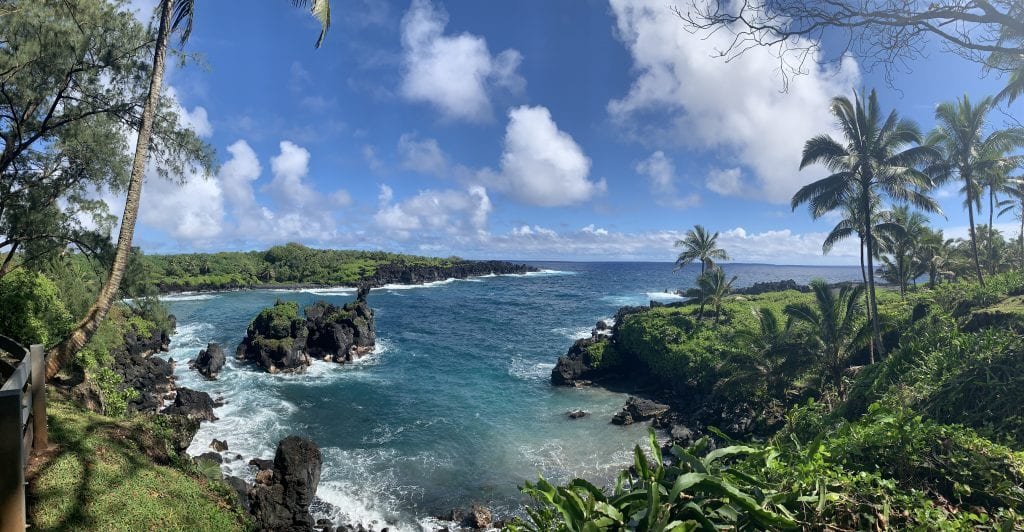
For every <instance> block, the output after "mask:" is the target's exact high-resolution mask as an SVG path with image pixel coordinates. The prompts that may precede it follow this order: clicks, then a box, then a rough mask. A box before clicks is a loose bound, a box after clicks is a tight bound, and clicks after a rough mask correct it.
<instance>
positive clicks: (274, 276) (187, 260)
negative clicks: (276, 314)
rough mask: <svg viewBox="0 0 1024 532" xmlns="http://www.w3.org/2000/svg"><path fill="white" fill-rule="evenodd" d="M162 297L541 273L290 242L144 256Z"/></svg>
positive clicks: (488, 263) (145, 266)
mask: <svg viewBox="0 0 1024 532" xmlns="http://www.w3.org/2000/svg"><path fill="white" fill-rule="evenodd" d="M137 258H138V260H139V261H140V262H141V267H142V271H144V272H145V274H144V275H145V276H146V278H147V281H148V282H149V283H151V284H152V286H155V287H156V288H157V290H158V291H159V292H160V293H164V294H166V293H173V292H207V291H218V290H239V289H257V288H318V287H333V286H362V285H366V286H369V287H371V288H374V287H379V286H384V285H387V284H423V283H430V282H435V281H443V280H446V279H465V278H468V277H477V276H482V275H491V274H496V275H504V274H523V273H529V272H535V271H538V269H537V268H535V267H533V266H529V265H526V264H518V263H512V262H506V261H496V260H488V261H476V260H464V259H461V258H459V257H448V258H436V257H422V256H416V255H404V254H399V253H387V252H383V251H353V250H332V249H314V248H310V247H307V246H303V245H302V244H295V243H289V244H285V245H281V246H274V247H272V248H270V249H268V250H266V251H232V252H220V253H185V254H176V255H140V256H138V257H137Z"/></svg>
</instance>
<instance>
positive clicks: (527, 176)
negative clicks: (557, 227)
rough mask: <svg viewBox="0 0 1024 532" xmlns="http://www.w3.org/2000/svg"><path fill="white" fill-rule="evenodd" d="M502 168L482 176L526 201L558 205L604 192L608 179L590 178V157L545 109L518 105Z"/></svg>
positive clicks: (510, 123)
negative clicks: (593, 179) (597, 179)
mask: <svg viewBox="0 0 1024 532" xmlns="http://www.w3.org/2000/svg"><path fill="white" fill-rule="evenodd" d="M508 118H509V121H508V127H507V128H506V130H505V148H504V151H503V153H502V155H501V171H500V172H495V171H494V170H491V169H485V170H482V171H480V172H479V173H478V178H479V179H481V180H482V181H484V182H485V183H487V184H488V185H490V186H492V187H494V188H496V189H498V190H500V191H502V192H504V193H505V194H507V195H509V196H511V197H512V198H515V199H517V200H519V201H521V202H523V203H528V204H531V205H538V206H542V207H558V206H564V205H572V204H575V203H580V202H583V201H586V200H588V199H590V198H591V197H593V196H594V195H595V194H599V193H602V192H604V191H605V190H606V189H607V185H606V183H605V181H604V179H601V180H600V181H596V182H595V181H591V180H590V179H588V176H589V174H590V158H589V157H587V156H586V155H585V154H584V153H583V149H582V148H580V146H579V144H576V141H575V140H573V138H572V136H570V135H569V134H568V133H566V132H564V131H562V130H560V129H558V125H557V124H555V121H554V120H552V118H551V112H550V111H548V109H547V108H546V107H528V106H522V107H516V108H514V109H512V110H510V111H509V113H508Z"/></svg>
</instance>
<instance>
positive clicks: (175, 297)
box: [160, 292, 217, 301]
mask: <svg viewBox="0 0 1024 532" xmlns="http://www.w3.org/2000/svg"><path fill="white" fill-rule="evenodd" d="M215 297H217V294H197V293H194V292H182V293H180V294H170V295H165V296H160V301H206V300H207V299H213V298H215Z"/></svg>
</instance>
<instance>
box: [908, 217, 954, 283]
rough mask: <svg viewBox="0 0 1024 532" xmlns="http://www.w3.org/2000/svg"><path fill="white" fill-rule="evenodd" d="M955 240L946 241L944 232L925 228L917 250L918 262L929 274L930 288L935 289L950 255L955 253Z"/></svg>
mask: <svg viewBox="0 0 1024 532" xmlns="http://www.w3.org/2000/svg"><path fill="white" fill-rule="evenodd" d="M954 242H955V241H954V240H953V239H946V237H945V235H943V234H942V230H941V229H939V230H938V231H933V230H932V229H931V228H930V227H925V228H924V232H923V234H922V236H921V239H920V244H919V246H918V248H917V261H918V263H920V264H921V266H922V267H923V268H924V270H925V272H926V273H927V274H928V286H929V287H931V288H935V285H936V284H937V282H938V280H939V274H940V272H941V271H942V270H940V268H944V267H945V266H946V264H947V262H948V261H949V255H950V253H952V252H953V244H954Z"/></svg>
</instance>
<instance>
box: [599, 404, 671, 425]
mask: <svg viewBox="0 0 1024 532" xmlns="http://www.w3.org/2000/svg"><path fill="white" fill-rule="evenodd" d="M668 411H669V406H668V405H663V404H661V403H658V402H655V401H651V400H650V399H640V398H638V397H630V398H629V399H627V400H626V404H625V406H623V407H622V410H621V411H619V412H618V413H616V414H615V416H614V417H612V423H615V424H616V425H629V424H631V423H634V422H637V421H647V420H650V419H654V418H656V417H658V416H660V415H662V414H664V413H666V412H668Z"/></svg>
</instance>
